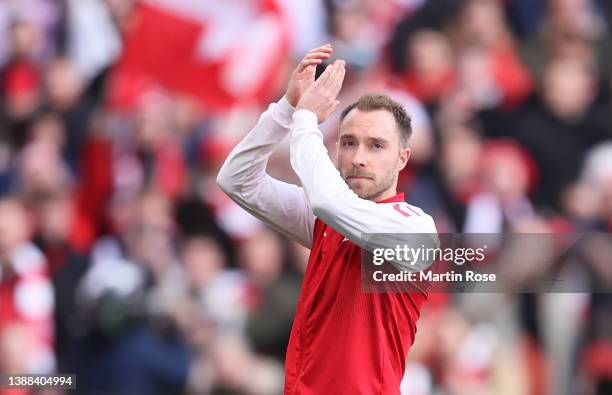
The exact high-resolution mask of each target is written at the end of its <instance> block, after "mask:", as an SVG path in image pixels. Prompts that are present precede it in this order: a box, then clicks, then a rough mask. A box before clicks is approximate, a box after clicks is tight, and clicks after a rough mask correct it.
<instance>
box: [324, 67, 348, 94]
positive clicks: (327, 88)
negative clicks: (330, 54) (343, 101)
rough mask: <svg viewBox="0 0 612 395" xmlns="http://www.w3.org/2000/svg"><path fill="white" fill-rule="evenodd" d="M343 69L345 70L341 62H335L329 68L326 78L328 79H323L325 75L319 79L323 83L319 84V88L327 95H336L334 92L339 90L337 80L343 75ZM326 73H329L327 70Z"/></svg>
mask: <svg viewBox="0 0 612 395" xmlns="http://www.w3.org/2000/svg"><path fill="white" fill-rule="evenodd" d="M342 68H343V66H342V65H341V63H340V61H335V62H334V63H332V64H331V66H330V67H329V72H328V73H327V75H326V76H325V77H326V78H324V79H322V77H323V75H322V76H321V78H319V79H321V82H320V84H319V88H320V89H321V90H323V91H324V92H326V94H328V95H332V94H333V93H334V91H335V90H336V89H337V87H336V85H337V82H336V80H337V79H338V78H340V75H339V73H341V69H342ZM325 71H326V72H327V70H325ZM324 74H325V73H324ZM340 84H342V83H340Z"/></svg>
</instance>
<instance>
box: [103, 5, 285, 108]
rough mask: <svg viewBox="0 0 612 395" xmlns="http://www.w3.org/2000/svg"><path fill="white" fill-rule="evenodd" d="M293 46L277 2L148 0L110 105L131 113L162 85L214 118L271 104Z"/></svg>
mask: <svg viewBox="0 0 612 395" xmlns="http://www.w3.org/2000/svg"><path fill="white" fill-rule="evenodd" d="M288 46H289V26H288V23H287V17H286V16H285V14H284V13H283V12H282V9H281V7H280V6H279V5H278V4H277V2H276V0H215V1H210V0H143V1H141V2H140V3H139V4H138V5H137V6H136V9H135V10H134V12H133V14H132V16H131V20H130V21H129V23H128V27H127V29H126V30H125V32H124V46H123V52H122V55H121V57H120V59H119V61H118V63H117V65H116V66H115V68H114V70H113V72H112V77H111V81H110V92H109V93H110V97H109V100H110V102H109V104H110V105H111V107H113V108H121V109H129V108H131V107H132V106H133V105H134V104H136V102H137V100H138V97H139V96H140V95H141V94H142V93H143V92H144V91H146V90H148V89H150V88H153V87H155V86H158V85H159V86H162V87H164V88H167V89H169V90H171V91H175V92H179V93H184V94H188V95H191V96H193V97H195V98H196V99H197V100H198V101H199V102H200V103H201V104H202V106H203V108H204V109H206V110H208V111H212V112H222V111H225V110H227V109H229V108H231V107H232V106H233V105H235V104H237V103H240V102H253V101H256V102H258V101H264V100H269V99H270V98H269V94H270V87H271V84H272V81H273V80H274V78H275V76H276V74H277V73H278V72H279V71H280V69H281V67H282V63H283V60H284V59H285V57H286V56H287V53H288Z"/></svg>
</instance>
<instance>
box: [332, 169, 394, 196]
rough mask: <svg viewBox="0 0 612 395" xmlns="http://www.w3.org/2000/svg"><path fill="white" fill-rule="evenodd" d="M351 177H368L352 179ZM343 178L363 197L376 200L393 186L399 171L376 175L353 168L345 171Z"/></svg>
mask: <svg viewBox="0 0 612 395" xmlns="http://www.w3.org/2000/svg"><path fill="white" fill-rule="evenodd" d="M350 177H367V178H368V179H350ZM342 178H343V179H344V181H345V182H346V184H347V185H348V186H349V188H350V189H351V190H352V191H353V192H355V193H356V194H357V196H359V197H360V198H361V199H366V200H372V201H374V200H376V198H378V197H379V196H380V195H382V194H383V193H384V192H386V191H387V190H388V189H389V188H391V186H392V185H393V183H394V182H395V180H396V178H397V173H395V172H393V171H389V172H387V173H385V174H383V175H382V176H380V177H376V175H375V174H372V173H367V172H362V171H359V170H357V169H351V170H349V171H347V172H345V173H343V174H342Z"/></svg>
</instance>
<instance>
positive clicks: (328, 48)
mask: <svg viewBox="0 0 612 395" xmlns="http://www.w3.org/2000/svg"><path fill="white" fill-rule="evenodd" d="M333 50H334V49H333V48H332V46H331V44H325V45H321V46H320V47H317V48H313V49H311V50H310V51H308V53H311V52H332V51H333Z"/></svg>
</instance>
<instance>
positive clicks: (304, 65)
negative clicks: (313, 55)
mask: <svg viewBox="0 0 612 395" xmlns="http://www.w3.org/2000/svg"><path fill="white" fill-rule="evenodd" d="M322 62H323V60H322V59H303V60H302V61H301V62H300V63H299V64H298V67H297V70H296V71H297V72H298V73H301V72H302V71H304V70H305V69H306V68H307V67H309V66H314V65H318V64H321V63H322Z"/></svg>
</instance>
